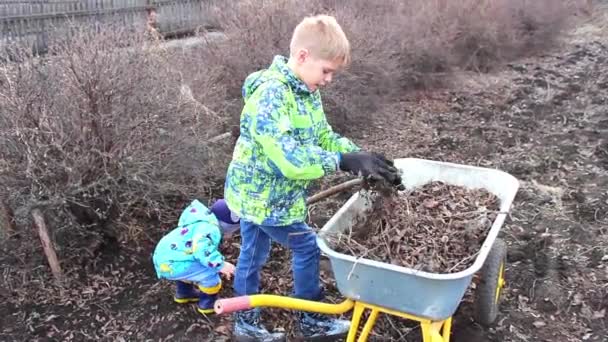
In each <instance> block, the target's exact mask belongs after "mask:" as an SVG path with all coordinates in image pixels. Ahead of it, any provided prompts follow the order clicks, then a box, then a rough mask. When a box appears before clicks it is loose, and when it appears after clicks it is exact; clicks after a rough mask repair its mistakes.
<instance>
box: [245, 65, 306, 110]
mask: <svg viewBox="0 0 608 342" xmlns="http://www.w3.org/2000/svg"><path fill="white" fill-rule="evenodd" d="M270 80H277V81H279V82H281V83H284V84H286V85H288V86H289V87H290V88H291V89H292V90H295V91H296V92H305V93H310V91H309V90H308V87H306V84H304V82H302V81H301V80H300V79H298V78H297V77H296V75H295V74H294V73H293V71H291V69H290V68H289V67H288V66H287V58H285V57H283V56H275V57H274V59H273V61H272V64H271V65H270V67H268V69H264V70H260V71H256V72H254V73H252V74H251V75H249V76H248V77H247V78H246V79H245V83H244V84H243V89H242V91H243V99H244V100H245V101H247V100H248V99H249V97H251V95H252V94H253V93H254V92H255V91H256V89H257V88H258V87H259V86H260V85H262V84H263V83H265V82H268V81H270Z"/></svg>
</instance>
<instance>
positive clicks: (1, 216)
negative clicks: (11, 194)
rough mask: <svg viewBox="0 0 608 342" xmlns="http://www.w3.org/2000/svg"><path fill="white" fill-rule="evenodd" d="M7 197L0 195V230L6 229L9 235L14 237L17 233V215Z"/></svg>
mask: <svg viewBox="0 0 608 342" xmlns="http://www.w3.org/2000/svg"><path fill="white" fill-rule="evenodd" d="M5 197H6V195H0V229H5V230H6V232H7V233H8V235H12V234H14V233H15V232H16V231H17V226H16V224H15V213H14V212H13V209H11V207H9V205H8V201H7V199H6V198H5Z"/></svg>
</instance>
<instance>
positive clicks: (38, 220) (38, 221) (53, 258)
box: [32, 209, 63, 282]
mask: <svg viewBox="0 0 608 342" xmlns="http://www.w3.org/2000/svg"><path fill="white" fill-rule="evenodd" d="M32 217H33V218H34V226H35V227H36V228H37V230H38V235H39V236H40V242H41V243H42V248H43V249H44V254H46V259H47V261H48V262H49V266H50V267H51V271H52V272H53V276H54V277H55V280H56V281H57V282H61V281H62V280H63V272H62V271H61V266H60V265H59V259H58V258H57V254H56V253H55V248H54V247H53V243H52V242H51V238H50V237H49V231H48V229H47V228H46V223H45V222H44V215H43V214H42V212H41V211H40V209H34V210H32Z"/></svg>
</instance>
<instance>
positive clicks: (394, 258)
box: [329, 182, 499, 273]
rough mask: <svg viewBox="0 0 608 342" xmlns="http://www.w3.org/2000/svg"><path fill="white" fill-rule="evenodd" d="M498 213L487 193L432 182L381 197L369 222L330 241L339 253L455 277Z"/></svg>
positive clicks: (470, 260)
mask: <svg viewBox="0 0 608 342" xmlns="http://www.w3.org/2000/svg"><path fill="white" fill-rule="evenodd" d="M498 210H499V200H498V198H497V197H496V196H495V195H493V194H491V193H489V192H488V191H487V190H485V189H468V188H465V187H460V186H455V185H451V184H446V183H443V182H431V183H428V184H426V185H424V186H422V187H419V188H416V189H413V190H411V191H407V192H405V193H399V194H393V195H391V196H388V197H386V196H380V197H379V198H378V202H377V203H376V204H375V205H374V209H373V210H372V212H371V213H370V215H368V218H367V219H366V220H361V221H359V222H358V223H356V224H355V226H354V227H353V228H352V230H351V231H348V232H343V233H341V234H339V235H337V236H332V237H330V238H329V240H330V244H331V245H332V248H334V249H335V250H336V251H338V252H340V253H344V254H348V255H352V256H356V257H362V258H366V259H371V260H376V261H381V262H386V263H390V264H394V265H399V266H404V267H410V268H414V269H418V270H423V271H426V272H436V273H453V272H459V271H462V270H464V269H466V268H467V267H469V266H470V265H471V264H472V263H473V261H474V260H475V256H476V255H477V253H478V251H479V249H480V247H481V245H482V244H483V241H484V240H485V238H486V235H487V233H488V231H489V229H490V227H491V226H492V223H493V222H494V219H495V218H496V215H497V214H498Z"/></svg>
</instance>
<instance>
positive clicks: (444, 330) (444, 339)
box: [420, 317, 452, 342]
mask: <svg viewBox="0 0 608 342" xmlns="http://www.w3.org/2000/svg"><path fill="white" fill-rule="evenodd" d="M420 328H421V329H422V340H423V341H424V342H450V330H451V329H452V317H450V318H448V319H446V320H445V321H440V322H431V321H426V320H425V321H421V322H420Z"/></svg>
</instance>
